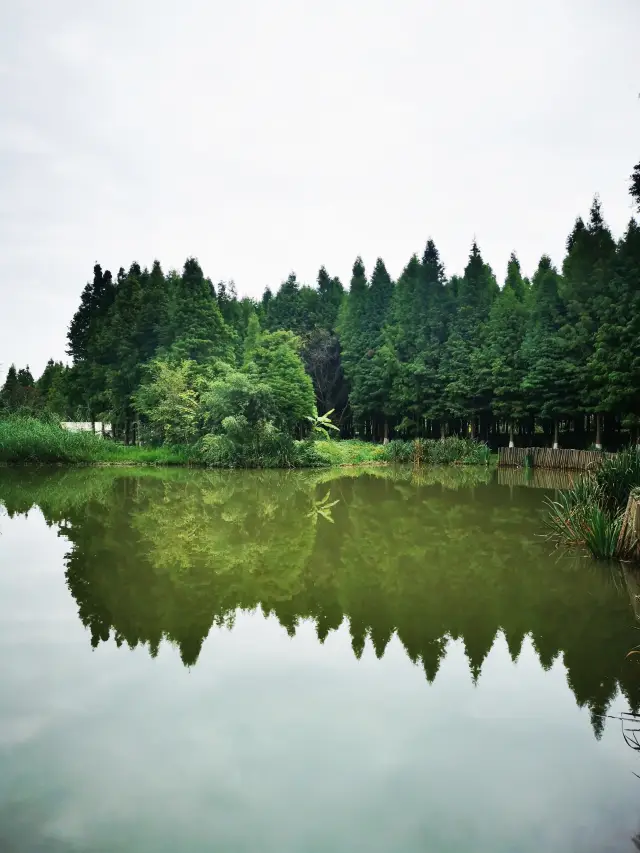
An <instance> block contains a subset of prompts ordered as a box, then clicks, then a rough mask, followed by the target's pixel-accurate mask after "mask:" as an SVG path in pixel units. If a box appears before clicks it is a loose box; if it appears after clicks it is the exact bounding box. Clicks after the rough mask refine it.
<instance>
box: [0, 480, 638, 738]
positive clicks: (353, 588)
mask: <svg viewBox="0 0 640 853" xmlns="http://www.w3.org/2000/svg"><path fill="white" fill-rule="evenodd" d="M527 485H528V486H543V487H544V486H546V487H547V488H551V489H553V488H558V487H560V486H561V485H563V484H562V483H556V482H555V481H554V482H553V483H549V484H547V483H545V482H538V483H536V482H535V481H532V480H531V478H530V477H529V479H528V480H526V481H525V480H523V478H522V475H519V477H518V476H516V474H515V473H514V472H509V473H508V474H507V473H505V472H501V473H500V475H498V476H496V474H495V473H494V472H492V471H490V470H489V469H485V468H463V469H458V470H456V469H452V468H433V469H424V470H423V471H421V472H418V473H416V472H413V471H410V470H405V469H398V470H395V469H392V468H370V469H366V470H365V471H361V470H355V469H354V470H350V469H338V470H332V471H317V472H299V471H298V472H294V471H292V472H274V471H270V472H237V471H216V472H204V471H188V470H176V471H171V470H167V469H164V470H161V471H160V470H151V469H150V470H147V471H135V472H132V471H127V470H126V469H122V470H107V469H91V470H78V469H76V470H65V471H62V472H61V471H59V470H55V471H33V470H30V471H27V470H25V469H22V470H20V471H17V470H10V469H6V470H4V471H2V472H0V503H2V504H4V506H5V508H6V510H7V512H8V513H9V515H10V516H13V515H15V514H22V513H26V512H28V511H29V510H30V509H31V508H32V507H34V506H37V507H39V508H40V510H41V511H42V513H43V515H44V517H45V519H46V520H47V523H49V524H56V525H59V535H60V536H63V537H65V538H66V539H67V540H68V541H69V543H70V547H69V551H68V553H67V556H66V561H65V562H66V566H65V575H66V581H67V584H68V587H69V590H70V591H71V593H72V595H73V597H74V599H75V601H76V603H77V606H78V614H79V617H80V619H81V620H82V623H83V625H84V626H85V627H86V628H87V629H88V631H89V632H90V636H91V643H92V645H93V646H94V647H96V646H98V645H99V644H100V643H101V642H107V641H109V640H110V639H113V640H114V641H115V642H116V643H117V644H118V646H123V645H127V646H129V647H130V648H135V647H136V646H141V645H142V646H146V647H147V648H148V650H149V653H150V654H151V656H152V657H155V655H156V654H157V653H158V649H159V646H160V644H161V642H162V641H163V640H166V641H169V642H171V643H173V644H175V645H176V646H177V647H178V648H179V650H180V655H181V658H182V661H183V663H184V664H185V665H186V666H193V665H195V664H196V662H197V660H198V656H199V654H200V650H201V648H202V644H203V642H204V640H205V639H206V637H207V635H208V634H209V632H210V630H211V628H212V626H226V627H230V628H231V627H232V626H233V624H234V618H235V614H236V613H237V612H238V610H244V611H254V610H259V611H260V612H262V613H263V614H264V615H265V616H270V615H272V616H275V617H276V618H277V620H278V621H279V622H280V624H281V625H282V626H283V627H284V628H285V629H286V631H287V632H288V633H289V635H290V636H292V637H293V636H295V633H296V629H297V626H298V625H299V623H300V622H301V621H302V620H311V621H312V622H313V624H314V625H315V632H316V634H317V638H318V640H319V641H320V642H321V643H322V642H324V640H325V639H326V637H327V636H328V635H329V633H330V632H331V631H334V630H336V629H338V628H339V627H340V626H341V625H342V624H343V623H344V622H345V620H346V622H347V624H348V628H349V632H350V636H351V646H352V649H353V653H354V654H355V656H356V657H358V658H359V657H360V656H361V655H362V653H363V650H364V648H365V644H366V643H367V642H370V643H371V644H372V646H373V649H374V650H375V654H376V655H377V656H378V657H381V656H382V655H383V654H384V652H385V649H386V647H387V645H388V643H389V641H390V640H391V638H392V637H393V636H394V635H396V636H397V637H398V639H399V640H400V642H401V643H402V645H403V647H404V649H405V651H406V654H407V655H408V657H409V658H410V659H411V661H413V662H414V663H415V664H416V665H418V666H420V667H421V668H422V669H423V670H424V674H425V677H426V679H427V680H428V681H429V682H433V680H434V679H435V678H436V676H437V673H438V669H439V667H440V664H441V662H442V660H443V658H444V656H445V653H446V646H447V642H448V640H449V639H454V640H461V641H462V642H463V643H464V648H465V651H466V656H467V658H468V661H469V671H470V677H471V678H472V679H473V680H474V682H477V680H478V679H479V678H480V676H481V672H482V666H483V662H484V661H485V659H486V657H487V655H488V654H489V651H490V650H491V648H492V646H493V644H494V641H495V639H496V636H498V635H499V634H500V633H502V634H503V635H504V637H505V639H506V642H507V645H508V648H509V652H510V655H511V658H512V660H513V661H514V662H515V661H517V659H518V656H519V654H520V651H521V649H522V645H523V641H524V640H525V638H526V637H529V638H530V639H531V642H532V645H533V648H534V649H535V652H536V654H537V657H538V659H539V661H540V664H541V665H542V667H543V668H544V669H546V670H548V669H549V668H550V667H551V665H552V664H553V663H554V661H555V660H556V659H557V658H558V657H559V656H562V659H563V662H564V665H565V667H566V678H567V683H568V685H569V687H570V689H571V690H572V692H573V694H574V696H575V698H576V701H577V703H578V704H579V705H580V706H586V707H588V709H589V711H590V713H591V719H592V724H593V728H594V732H595V734H596V736H599V735H600V733H601V731H602V727H603V720H602V717H601V716H600V715H602V714H604V713H606V710H607V708H608V707H609V705H610V703H611V701H612V699H613V698H614V696H615V695H616V693H617V691H618V690H620V691H621V692H622V694H623V695H624V696H625V697H626V699H627V701H628V703H629V706H630V708H631V709H637V708H638V707H639V705H640V702H639V699H640V690H639V685H640V680H639V677H638V673H639V672H640V670H639V669H638V666H637V663H636V662H635V661H634V660H633V659H629V658H627V652H628V651H629V650H630V648H631V647H632V646H634V645H637V642H638V640H637V636H638V635H637V630H636V624H637V621H636V616H635V613H634V608H633V606H632V605H633V604H634V602H635V601H636V591H639V590H637V582H636V579H635V577H633V576H632V575H631V574H629V573H628V572H627V573H626V574H625V572H623V571H621V570H618V569H609V568H606V567H605V568H603V567H601V566H598V565H596V564H594V563H591V562H589V561H588V560H586V559H582V558H578V557H572V558H569V557H566V556H565V557H561V556H560V555H558V554H555V553H550V549H549V547H548V546H547V545H546V544H545V543H544V542H543V541H542V540H541V539H540V537H539V536H537V534H539V533H540V530H541V524H540V520H541V513H542V511H543V496H544V494H545V492H544V489H541V488H528V487H527Z"/></svg>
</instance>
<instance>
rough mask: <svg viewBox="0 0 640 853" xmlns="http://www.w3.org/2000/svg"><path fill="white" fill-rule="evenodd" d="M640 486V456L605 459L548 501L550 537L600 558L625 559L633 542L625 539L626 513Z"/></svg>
mask: <svg viewBox="0 0 640 853" xmlns="http://www.w3.org/2000/svg"><path fill="white" fill-rule="evenodd" d="M639 486H640V453H638V451H636V450H627V451H624V452H622V453H619V454H617V455H616V456H614V457H612V458H609V459H606V458H605V459H604V460H603V462H602V464H601V465H600V466H599V467H598V468H597V469H596V470H595V471H593V472H591V473H589V474H588V475H587V476H582V477H579V478H578V479H577V480H576V482H575V483H574V484H573V486H572V487H571V488H570V489H566V490H564V491H561V492H560V495H559V497H558V498H557V500H550V499H547V507H548V514H547V518H546V524H547V530H548V538H549V539H551V540H552V541H554V542H556V544H559V545H564V546H573V547H576V546H578V547H584V548H585V549H586V550H587V551H588V553H590V554H591V555H592V556H593V557H595V558H596V559H603V560H604V559H613V558H617V559H623V558H624V557H625V556H627V553H628V549H629V548H630V546H631V544H632V543H631V542H629V541H628V537H624V538H621V535H620V534H621V531H622V525H623V518H624V510H625V509H626V506H627V501H628V499H629V495H630V494H631V492H632V491H633V490H634V489H636V488H638V487H639Z"/></svg>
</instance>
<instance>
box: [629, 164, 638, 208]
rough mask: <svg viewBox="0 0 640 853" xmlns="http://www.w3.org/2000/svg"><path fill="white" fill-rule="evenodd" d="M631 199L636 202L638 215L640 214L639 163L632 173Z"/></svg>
mask: <svg viewBox="0 0 640 853" xmlns="http://www.w3.org/2000/svg"><path fill="white" fill-rule="evenodd" d="M629 192H630V194H631V198H632V199H633V200H634V201H635V203H636V207H637V208H638V213H640V163H638V164H637V165H636V166H635V168H634V170H633V172H632V173H631V184H630V187H629Z"/></svg>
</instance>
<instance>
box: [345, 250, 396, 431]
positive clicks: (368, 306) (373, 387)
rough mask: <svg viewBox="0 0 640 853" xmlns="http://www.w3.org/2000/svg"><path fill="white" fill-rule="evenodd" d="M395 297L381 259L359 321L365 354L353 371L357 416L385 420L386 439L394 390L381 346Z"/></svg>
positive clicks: (363, 352) (362, 348) (354, 403)
mask: <svg viewBox="0 0 640 853" xmlns="http://www.w3.org/2000/svg"><path fill="white" fill-rule="evenodd" d="M392 296H393V282H392V280H391V277H390V275H389V273H388V272H387V268H386V267H385V265H384V261H383V260H382V258H378V260H377V261H376V265H375V267H374V270H373V274H372V276H371V284H370V286H369V288H368V290H367V292H366V298H365V300H364V304H363V310H362V315H361V317H360V320H359V327H360V328H359V338H360V342H359V351H360V353H361V357H360V359H359V361H358V365H357V367H356V370H355V371H354V373H353V382H352V387H351V404H352V406H353V410H354V413H355V414H356V416H357V417H359V418H363V417H366V418H369V419H370V420H371V421H372V423H374V424H380V423H382V422H383V423H384V436H385V439H386V438H387V437H388V432H389V428H388V424H387V420H386V415H387V414H388V407H387V400H388V396H389V390H390V389H389V382H388V377H389V372H388V368H387V357H386V353H383V354H381V353H380V349H381V347H382V345H383V342H384V339H383V329H384V327H385V323H386V321H387V316H388V312H389V306H390V304H391V298H392Z"/></svg>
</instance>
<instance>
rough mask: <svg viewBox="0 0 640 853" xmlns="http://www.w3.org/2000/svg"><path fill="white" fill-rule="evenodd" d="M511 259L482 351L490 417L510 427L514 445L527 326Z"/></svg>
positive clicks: (521, 410)
mask: <svg viewBox="0 0 640 853" xmlns="http://www.w3.org/2000/svg"><path fill="white" fill-rule="evenodd" d="M516 265H517V261H515V263H514V256H513V255H512V256H511V260H510V262H509V268H508V270H507V278H506V281H505V284H504V287H503V289H502V291H501V293H500V295H499V296H498V298H497V299H496V300H495V301H494V303H493V305H492V306H491V311H490V314H489V321H488V324H487V329H486V338H485V343H484V347H483V349H482V358H483V360H484V363H483V365H482V369H483V370H484V371H486V373H485V374H484V376H483V382H484V384H485V385H487V384H488V386H489V387H490V388H491V389H492V394H493V399H492V403H491V409H492V412H493V415H494V416H495V417H496V418H498V419H502V420H505V421H506V422H507V423H508V426H509V440H510V444H512V443H513V426H514V421H517V420H519V419H520V418H522V417H523V416H524V414H525V410H524V399H523V392H522V382H523V380H524V375H525V369H524V362H523V358H522V344H523V341H524V335H525V331H526V324H527V309H526V307H525V304H524V298H525V290H524V283H523V281H522V277H521V276H520V274H519V273H520V269H519V266H517V267H516Z"/></svg>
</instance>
